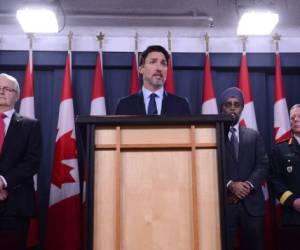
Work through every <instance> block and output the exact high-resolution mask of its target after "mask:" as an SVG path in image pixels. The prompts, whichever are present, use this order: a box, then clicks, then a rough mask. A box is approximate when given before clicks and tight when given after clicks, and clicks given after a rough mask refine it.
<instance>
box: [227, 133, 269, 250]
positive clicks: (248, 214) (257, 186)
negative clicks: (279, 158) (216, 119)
mask: <svg viewBox="0 0 300 250" xmlns="http://www.w3.org/2000/svg"><path fill="white" fill-rule="evenodd" d="M267 171H268V157H267V154H266V152H265V148H264V144H263V141H262V138H261V137H260V135H259V133H258V132H257V131H255V130H253V129H249V128H240V129H239V156H238V160H236V158H235V157H234V152H232V149H231V147H230V146H229V141H227V142H226V169H225V183H228V182H229V181H230V180H232V181H243V182H244V181H249V182H250V183H252V184H253V186H254V188H253V189H252V190H251V193H250V194H249V195H248V196H247V197H246V198H245V199H243V200H240V202H238V203H236V204H234V203H232V204H230V203H229V204H228V207H227V212H228V214H227V215H228V224H229V232H230V240H229V241H230V243H231V244H230V245H232V244H233V237H234V236H233V234H234V233H235V231H236V230H237V227H239V226H240V227H241V236H242V238H241V239H242V249H243V250H244V249H252V250H254V249H255V250H260V249H263V215H264V197H263V193H262V188H261V183H262V181H263V180H264V179H265V178H266V176H267ZM230 247H232V246H230Z"/></svg>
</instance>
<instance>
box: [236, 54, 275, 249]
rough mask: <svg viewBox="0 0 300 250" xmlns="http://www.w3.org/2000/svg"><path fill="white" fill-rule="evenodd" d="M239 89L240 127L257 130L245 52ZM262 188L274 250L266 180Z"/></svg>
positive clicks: (269, 239) (268, 240) (268, 245)
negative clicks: (241, 104)
mask: <svg viewBox="0 0 300 250" xmlns="http://www.w3.org/2000/svg"><path fill="white" fill-rule="evenodd" d="M239 88H240V89H241V90H242V91H243V94H244V99H245V106H244V110H243V112H242V114H241V118H240V125H241V126H244V127H248V128H252V129H254V130H257V123H256V116H255V110H254V104H253V100H252V91H251V85H250V78H249V72H248V65H247V57H246V53H245V52H244V53H243V55H242V61H241V68H240V77H239ZM261 188H262V191H263V194H264V199H265V211H266V213H265V217H264V230H265V233H264V236H265V250H274V249H276V248H274V242H275V240H274V234H273V232H274V230H273V227H272V210H271V202H270V198H269V192H268V185H267V182H266V181H265V180H264V181H263V183H262V184H261Z"/></svg>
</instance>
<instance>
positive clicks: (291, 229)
mask: <svg viewBox="0 0 300 250" xmlns="http://www.w3.org/2000/svg"><path fill="white" fill-rule="evenodd" d="M279 242H280V250H299V249H300V226H282V227H281V228H280V230H279Z"/></svg>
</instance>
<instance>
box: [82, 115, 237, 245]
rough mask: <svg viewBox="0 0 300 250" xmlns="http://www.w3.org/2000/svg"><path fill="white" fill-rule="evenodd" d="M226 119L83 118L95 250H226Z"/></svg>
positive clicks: (89, 232) (89, 240)
mask: <svg viewBox="0 0 300 250" xmlns="http://www.w3.org/2000/svg"><path fill="white" fill-rule="evenodd" d="M231 120H232V119H231V118H230V117H228V116H225V115H203V116H190V117H180V118H179V117H162V116H154V117H139V116H106V117H78V118H77V125H78V126H79V127H80V128H81V131H82V135H84V136H85V141H86V147H85V148H86V150H85V153H86V156H87V163H88V164H87V166H88V167H87V170H86V172H87V180H86V184H87V185H86V187H87V189H86V190H87V193H86V197H87V201H86V202H87V211H86V215H87V217H86V219H87V221H86V230H85V231H86V249H88V250H225V249H226V220H225V216H224V214H225V211H224V209H225V206H224V202H225V193H224V192H225V190H224V188H223V187H224V186H225V184H224V183H223V178H222V176H223V174H224V173H223V165H224V163H223V161H222V160H221V159H222V158H223V154H224V152H223V149H224V129H225V127H226V124H228V122H229V121H231Z"/></svg>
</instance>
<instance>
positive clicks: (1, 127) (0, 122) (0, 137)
mask: <svg viewBox="0 0 300 250" xmlns="http://www.w3.org/2000/svg"><path fill="white" fill-rule="evenodd" d="M4 118H5V114H3V113H0V152H1V151H2V146H3V142H4V137H5V124H4Z"/></svg>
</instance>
